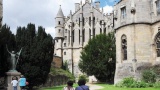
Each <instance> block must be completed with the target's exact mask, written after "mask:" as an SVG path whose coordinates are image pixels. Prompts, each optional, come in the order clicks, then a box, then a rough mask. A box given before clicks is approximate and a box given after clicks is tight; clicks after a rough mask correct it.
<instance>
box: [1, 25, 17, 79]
mask: <svg viewBox="0 0 160 90" xmlns="http://www.w3.org/2000/svg"><path fill="white" fill-rule="evenodd" d="M6 45H8V48H9V50H15V49H14V48H15V45H16V43H15V37H14V34H12V32H11V30H10V27H8V26H7V25H6V24H5V25H3V26H2V27H1V28H0V77H4V76H5V72H7V71H8V69H9V64H8V58H9V53H8V52H7V50H6Z"/></svg>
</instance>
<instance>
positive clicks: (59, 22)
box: [55, 5, 64, 37]
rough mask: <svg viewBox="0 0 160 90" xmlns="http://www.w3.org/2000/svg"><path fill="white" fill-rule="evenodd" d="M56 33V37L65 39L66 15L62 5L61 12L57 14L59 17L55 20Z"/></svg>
mask: <svg viewBox="0 0 160 90" xmlns="http://www.w3.org/2000/svg"><path fill="white" fill-rule="evenodd" d="M55 32H56V34H55V35H56V36H55V37H63V36H64V35H63V32H64V14H63V12H62V9H61V5H60V8H59V11H58V13H57V16H56V18H55Z"/></svg>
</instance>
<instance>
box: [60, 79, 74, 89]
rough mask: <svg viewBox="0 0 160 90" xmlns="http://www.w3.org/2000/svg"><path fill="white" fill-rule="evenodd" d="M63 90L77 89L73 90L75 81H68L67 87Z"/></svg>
mask: <svg viewBox="0 0 160 90" xmlns="http://www.w3.org/2000/svg"><path fill="white" fill-rule="evenodd" d="M63 90H75V89H74V88H73V81H68V82H67V86H65V87H64V88H63Z"/></svg>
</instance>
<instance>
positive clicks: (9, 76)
mask: <svg viewBox="0 0 160 90" xmlns="http://www.w3.org/2000/svg"><path fill="white" fill-rule="evenodd" d="M6 74H7V80H6V84H7V90H12V88H13V86H12V84H11V81H12V78H13V77H17V78H18V79H19V78H20V75H21V73H20V72H6ZM17 89H18V90H20V87H19V85H18V86H17Z"/></svg>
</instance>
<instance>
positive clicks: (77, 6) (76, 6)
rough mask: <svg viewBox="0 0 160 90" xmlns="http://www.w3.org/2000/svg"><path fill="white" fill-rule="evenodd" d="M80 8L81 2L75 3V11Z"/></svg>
mask: <svg viewBox="0 0 160 90" xmlns="http://www.w3.org/2000/svg"><path fill="white" fill-rule="evenodd" d="M79 9H80V4H79V3H75V11H78V10H79Z"/></svg>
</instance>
